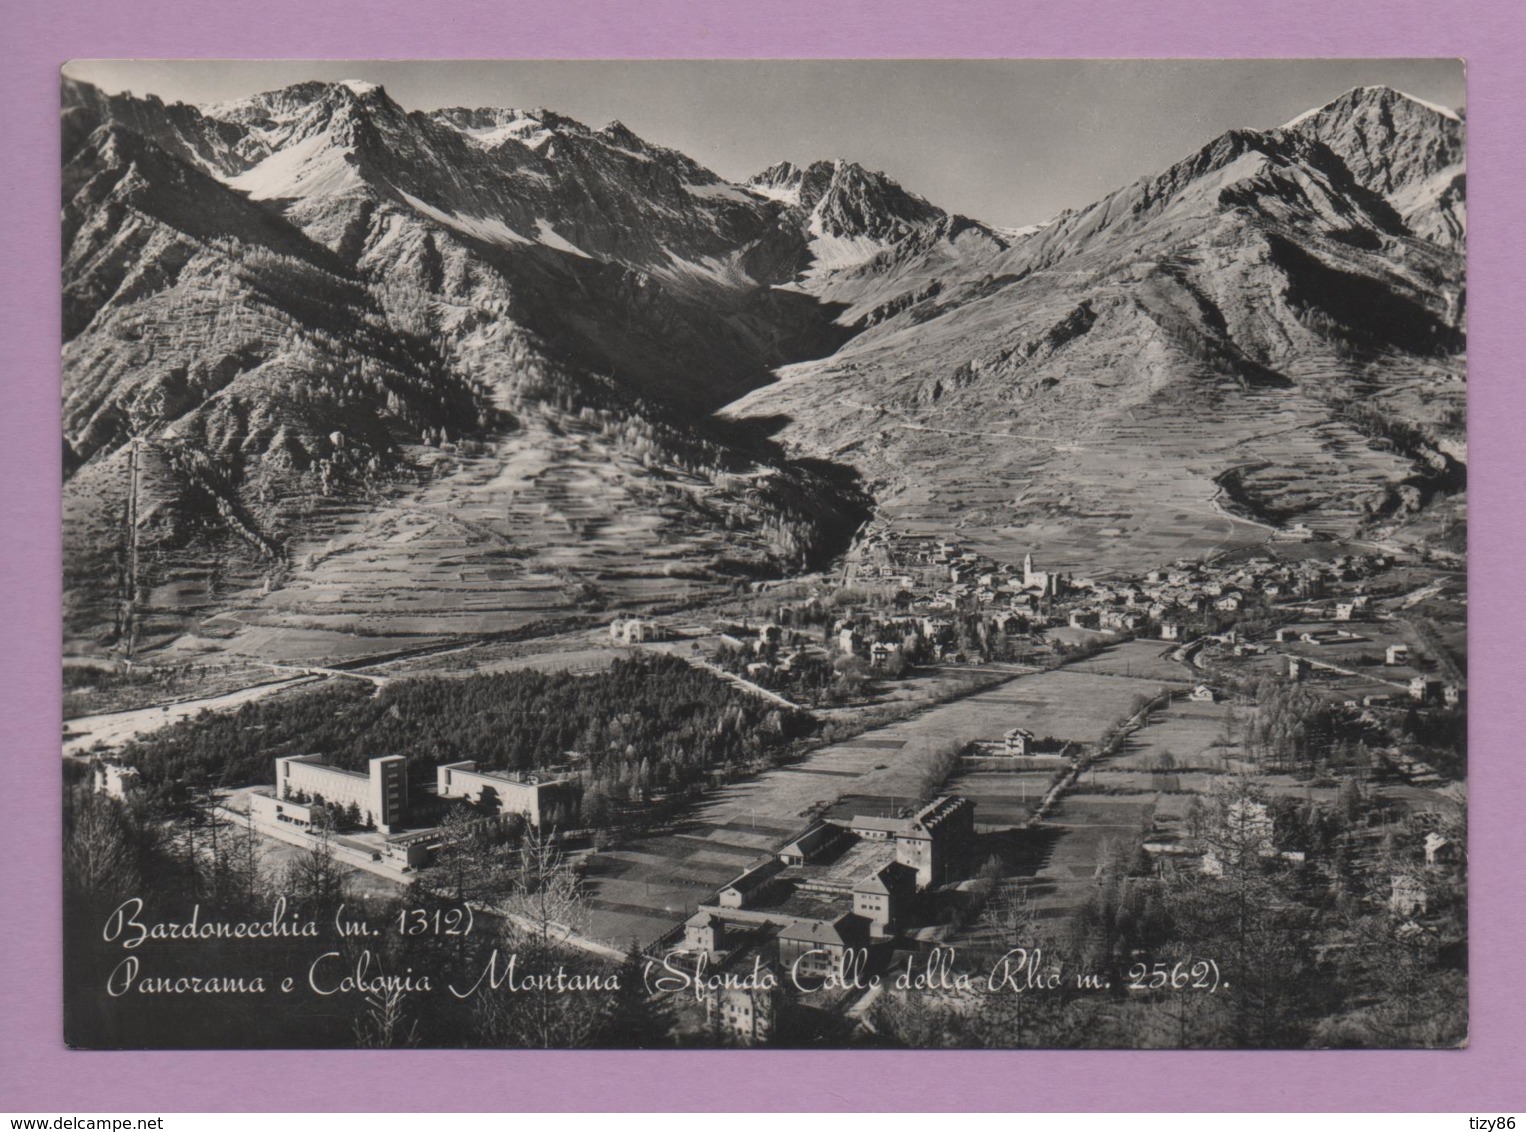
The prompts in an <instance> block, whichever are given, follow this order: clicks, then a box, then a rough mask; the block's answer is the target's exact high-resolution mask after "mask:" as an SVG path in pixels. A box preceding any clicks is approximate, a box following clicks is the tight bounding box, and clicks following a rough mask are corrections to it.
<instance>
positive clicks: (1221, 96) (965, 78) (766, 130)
mask: <svg viewBox="0 0 1526 1132" xmlns="http://www.w3.org/2000/svg"><path fill="white" fill-rule="evenodd" d="M65 73H66V74H68V75H70V76H71V77H74V78H80V79H85V80H87V81H89V82H93V83H96V84H97V85H99V86H100V87H102V88H103V89H105V90H107V91H110V92H112V93H116V92H119V91H123V90H130V91H132V92H133V93H135V94H140V95H141V94H149V93H152V94H157V95H158V96H159V97H160V98H162V99H164V100H165V101H166V102H177V101H178V102H192V103H198V104H200V103H207V102H216V101H220V100H223V99H229V98H238V97H242V96H244V95H247V94H253V93H255V92H258V91H263V90H273V89H275V88H278V87H282V86H287V85H290V84H291V83H295V82H301V81H303V80H307V79H327V80H337V79H345V78H355V79H367V80H370V81H372V82H377V83H381V84H382V85H383V86H385V87H386V88H387V91H388V93H389V94H390V95H391V96H392V97H393V99H395V100H396V101H397V102H398V103H400V104H401V105H402V106H404V107H406V108H408V109H410V110H432V109H436V108H438V107H441V106H502V107H510V106H513V107H521V108H533V107H547V108H549V109H552V110H556V111H558V112H560V113H563V114H567V115H570V116H571V117H573V118H577V119H578V120H580V121H583V122H586V123H588V124H589V125H591V126H595V127H598V126H602V125H604V124H605V123H607V122H609V121H610V120H612V119H616V118H618V119H619V120H620V121H622V122H624V123H625V124H626V125H627V126H629V127H630V128H631V129H632V130H634V131H635V132H636V133H638V134H640V135H641V136H642V137H644V138H646V139H647V140H648V141H651V142H654V143H656V144H658V145H664V146H670V147H672V148H674V149H678V150H682V151H683V152H684V153H687V154H688V155H689V156H691V157H693V158H694V159H696V160H697V161H700V162H702V163H703V164H705V165H707V166H709V167H710V168H712V169H714V170H715V171H716V172H717V173H719V174H720V175H721V176H723V177H726V178H728V179H730V180H741V179H744V178H746V177H748V176H750V175H751V174H753V173H755V172H757V171H758V170H760V169H762V168H764V167H766V166H768V165H771V164H773V163H774V162H776V161H781V160H789V161H794V162H796V163H797V164H804V163H806V162H810V161H815V160H818V159H821V158H835V157H845V158H848V159H850V160H853V161H857V162H858V163H860V164H861V165H864V166H866V167H868V168H871V169H878V170H883V171H885V172H887V173H889V174H890V175H891V176H892V177H894V178H895V179H896V180H897V181H899V182H901V183H902V184H903V185H905V186H906V187H907V188H909V189H911V190H912V191H913V192H917V193H920V194H921V195H922V196H924V197H927V198H928V199H929V200H931V201H932V202H933V203H934V204H937V205H940V206H941V207H943V208H946V209H948V210H949V211H951V212H962V213H964V214H966V215H968V216H973V217H975V218H977V219H980V220H984V221H987V222H988V223H993V224H999V225H1009V226H1018V225H1024V224H1035V223H1041V222H1043V221H1045V220H1048V219H1049V218H1051V217H1052V216H1054V215H1055V213H1057V212H1059V211H1061V210H1062V209H1065V208H1075V207H1079V206H1081V205H1084V204H1087V203H1089V202H1090V201H1092V200H1095V199H1096V198H1097V197H1099V196H1101V195H1103V194H1104V193H1106V192H1108V191H1110V190H1111V189H1114V188H1116V187H1118V186H1119V185H1122V184H1126V183H1127V182H1129V181H1132V180H1134V179H1136V178H1138V177H1141V176H1144V175H1146V174H1148V173H1153V172H1156V171H1158V170H1160V169H1162V168H1163V167H1165V166H1166V165H1169V164H1170V163H1171V162H1173V161H1175V160H1177V159H1178V158H1181V157H1184V156H1186V155H1187V154H1189V153H1191V152H1192V151H1194V150H1196V149H1197V148H1198V147H1200V146H1201V145H1202V144H1203V143H1204V142H1206V141H1208V140H1209V139H1210V138H1212V137H1214V136H1216V135H1218V134H1220V133H1222V132H1223V131H1224V130H1226V129H1229V128H1231V127H1236V126H1238V127H1247V128H1252V129H1265V128H1269V127H1272V126H1276V125H1279V124H1280V123H1282V122H1285V121H1287V120H1288V119H1289V118H1292V117H1293V116H1294V115H1296V114H1299V113H1301V112H1303V111H1304V110H1307V109H1310V108H1311V107H1314V106H1320V105H1323V104H1324V103H1326V102H1328V101H1330V100H1331V99H1332V98H1335V97H1336V96H1337V95H1339V94H1341V93H1342V92H1344V91H1346V90H1349V89H1350V88H1352V87H1354V86H1368V85H1376V84H1385V85H1388V86H1392V87H1395V88H1397V89H1399V90H1402V91H1405V92H1406V93H1408V94H1412V95H1414V96H1415V97H1417V98H1422V99H1425V100H1426V101H1429V102H1434V103H1438V104H1440V105H1443V106H1449V107H1452V108H1454V109H1461V108H1462V106H1463V67H1462V63H1461V62H1460V61H1458V60H1455V59H1408V60H1404V59H1400V60H1373V59H1368V60H1353V59H1320V60H1286V61H1285V60H1170V61H1160V60H1143V61H1134V60H1130V61H1088V60H1013V61H988V60H978V61H961V60H908V61H902V60H862V61H859V60H855V61H835V60H809V61H788V62H783V61H766V60H706V61H689V60H682V61H636V62H630V61H609V62H589V61H568V62H548V61H493V62H403V63H400V62H354V61H351V62H340V63H323V62H254V61H242V60H240V61H225V62H136V61H110V60H93V61H79V62H75V63H70V64H69V65H68V66H67V67H66V68H65Z"/></svg>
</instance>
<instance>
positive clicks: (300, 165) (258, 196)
mask: <svg viewBox="0 0 1526 1132" xmlns="http://www.w3.org/2000/svg"><path fill="white" fill-rule="evenodd" d="M353 155H354V150H353V149H350V148H348V147H345V148H339V147H336V146H335V145H334V144H333V142H332V140H331V139H330V138H329V137H327V136H326V135H324V134H315V135H313V136H312V137H310V138H304V139H303V140H302V141H299V142H296V143H295V144H293V145H289V146H287V147H286V148H285V149H282V150H279V151H278V152H276V153H273V154H271V156H269V157H267V158H266V159H265V160H264V161H261V162H260V163H259V164H258V165H256V166H254V167H253V168H252V169H248V170H246V171H245V172H243V173H240V174H239V175H238V176H236V177H233V178H231V179H229V181H228V185H229V186H230V187H231V188H235V189H238V190H239V191H240V192H244V193H247V194H249V198H250V199H251V200H278V199H279V200H284V199H289V198H295V197H313V196H338V195H339V194H341V193H346V192H350V191H352V190H354V189H358V188H360V187H361V186H362V184H363V182H362V180H361V177H360V174H359V173H358V172H357V171H356V169H355V165H354V163H353V162H352V160H351V158H352V157H353Z"/></svg>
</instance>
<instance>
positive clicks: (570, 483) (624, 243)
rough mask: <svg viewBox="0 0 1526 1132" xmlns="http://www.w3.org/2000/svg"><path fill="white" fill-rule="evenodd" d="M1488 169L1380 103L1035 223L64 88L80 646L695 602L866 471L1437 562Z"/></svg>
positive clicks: (1450, 127)
mask: <svg viewBox="0 0 1526 1132" xmlns="http://www.w3.org/2000/svg"><path fill="white" fill-rule="evenodd" d="M1461 154H1462V124H1461V122H1460V121H1459V120H1458V119H1457V118H1456V116H1454V115H1451V114H1450V113H1449V112H1446V111H1440V110H1437V109H1434V108H1431V107H1428V106H1425V105H1423V104H1420V103H1416V102H1414V101H1413V100H1410V99H1407V98H1405V97H1404V96H1402V95H1398V94H1396V93H1395V92H1392V91H1388V90H1386V89H1370V90H1361V91H1353V92H1351V93H1350V94H1348V95H1345V96H1343V97H1342V98H1341V99H1338V100H1337V101H1336V102H1334V103H1332V104H1331V105H1330V106H1328V107H1325V108H1323V109H1321V110H1318V111H1315V112H1311V114H1309V115H1305V116H1303V117H1302V118H1300V119H1298V120H1295V121H1294V122H1293V123H1289V125H1288V126H1287V127H1285V128H1283V129H1281V130H1273V131H1268V132H1265V133H1253V132H1248V131H1236V132H1232V133H1230V134H1226V135H1225V136H1223V137H1221V138H1219V139H1216V140H1215V141H1213V142H1211V143H1209V144H1208V145H1207V146H1205V147H1204V148H1203V149H1202V150H1201V151H1200V152H1199V153H1197V154H1195V155H1192V156H1190V157H1188V158H1186V159H1185V160H1183V161H1182V162H1179V163H1178V164H1177V165H1175V166H1173V167H1172V168H1171V169H1169V170H1167V171H1165V172H1163V173H1162V174H1160V175H1159V176H1157V177H1153V178H1147V179H1145V180H1142V181H1140V182H1138V183H1136V184H1134V185H1131V186H1127V187H1125V188H1123V189H1120V190H1118V191H1117V192H1115V193H1113V194H1111V195H1109V196H1108V197H1106V198H1104V199H1103V200H1101V201H1099V202H1097V203H1096V204H1093V205H1091V206H1089V207H1088V208H1085V209H1081V210H1079V211H1076V212H1069V213H1066V214H1063V215H1061V216H1059V217H1057V218H1055V220H1054V221H1052V222H1051V223H1050V224H1048V225H1046V226H1044V227H1043V228H1042V229H1039V230H1037V231H1032V232H1009V231H1004V230H999V229H993V228H990V227H987V226H985V225H982V224H980V223H978V222H976V221H973V220H970V219H968V218H965V217H960V216H954V215H951V214H948V213H945V212H944V211H943V210H941V209H939V208H937V207H936V206H935V205H933V204H930V203H929V202H927V201H925V200H922V199H921V198H919V197H917V196H915V195H914V194H911V193H909V192H907V191H906V190H904V189H902V188H901V187H900V186H898V185H896V184H895V183H894V182H893V181H890V180H889V179H888V178H886V177H884V176H883V175H881V174H877V173H872V172H868V171H865V170H863V169H861V168H859V167H857V166H855V165H853V164H851V163H847V162H840V161H839V162H817V163H815V164H812V165H810V166H808V167H806V168H799V167H796V166H793V165H790V164H788V163H784V164H781V165H777V166H774V167H772V168H771V169H768V170H765V171H764V172H763V173H761V174H759V175H758V176H756V177H754V178H753V179H751V180H750V181H748V182H747V183H746V184H730V183H727V182H725V181H723V180H721V179H720V178H719V177H717V176H716V175H715V174H714V173H712V172H711V171H709V170H707V169H705V168H703V167H702V166H700V165H698V164H697V163H696V162H694V161H692V160H691V159H689V158H687V157H685V156H684V155H682V154H679V153H676V152H674V151H672V150H667V149H663V148H660V147H657V146H653V145H651V144H649V143H647V142H645V141H643V140H642V139H641V138H639V137H637V136H636V135H634V134H633V133H631V132H630V131H629V130H627V129H626V128H625V127H623V126H621V125H620V124H618V123H612V124H611V125H609V126H607V127H605V128H603V129H600V130H595V129H591V128H589V127H587V126H584V125H582V124H581V123H578V122H574V121H572V120H570V119H567V118H564V117H562V116H559V115H557V114H555V113H552V112H550V111H546V110H506V109H447V110H438V111H432V112H428V113H422V112H407V111H404V110H403V109H402V108H401V107H399V106H398V105H397V104H395V103H394V102H392V101H391V99H390V98H389V97H388V96H387V94H386V92H385V91H384V90H382V89H381V88H379V87H375V86H372V85H370V84H364V83H337V84H326V83H304V84H299V85H297V86H293V87H289V88H286V89H284V90H280V91H274V92H270V93H266V94H261V95H257V96H254V97H252V98H248V99H242V100H239V101H236V102H231V103H226V104H221V105H216V106H206V107H201V108H195V107H189V106H183V105H172V106H166V105H164V104H163V103H161V102H159V101H158V100H156V99H153V98H148V99H138V98H134V97H131V96H125V95H124V96H106V95H104V94H103V93H101V92H100V91H98V90H95V89H94V88H91V87H89V86H85V85H82V84H74V83H68V84H66V85H65V89H64V106H63V155H64V170H63V235H64V280H63V286H64V327H65V338H66V343H65V351H64V426H65V439H66V450H65V469H66V477H67V478H66V485H65V537H66V545H67V549H68V553H67V555H66V562H67V566H66V592H67V602H68V606H67V622H68V626H69V632H70V635H71V637H72V639H73V640H74V641H75V642H76V644H77V645H78V646H79V647H83V648H90V647H100V646H107V647H122V646H130V647H132V648H134V649H137V650H142V649H146V648H153V647H166V648H168V649H169V650H170V653H171V654H173V653H175V652H176V651H177V650H178V651H179V652H183V653H187V654H195V653H197V652H201V651H205V650H209V649H226V650H230V651H239V650H243V651H246V652H248V653H249V654H250V655H257V656H265V657H269V658H275V659H290V658H292V657H294V656H301V655H311V656H332V655H336V653H335V650H336V649H337V648H338V647H339V646H338V644H337V643H336V642H339V641H341V640H346V639H353V638H355V637H356V636H364V637H368V638H386V639H388V640H391V639H398V640H402V641H405V642H416V641H424V642H427V641H431V640H434V639H438V638H442V637H454V636H458V635H462V634H471V633H482V632H513V631H519V630H521V629H523V628H524V627H525V626H527V625H530V624H532V623H535V622H539V621H542V620H544V619H546V618H548V617H560V616H565V615H567V614H569V613H573V612H577V611H579V610H583V611H587V610H590V609H598V608H611V607H634V606H639V605H642V604H645V603H649V602H652V601H676V600H688V599H691V598H696V597H702V596H704V594H706V593H708V592H713V591H717V590H719V589H721V588H724V587H725V586H727V585H729V584H731V582H732V581H734V580H735V579H737V578H738V577H748V576H756V575H759V574H768V573H776V572H779V571H782V570H790V569H795V568H799V567H802V566H805V565H809V564H813V563H819V562H822V561H824V560H826V559H828V558H830V557H831V556H832V555H833V554H835V553H837V552H839V551H840V550H842V549H843V548H844V547H845V546H846V544H847V542H848V540H849V539H851V537H852V535H853V533H854V531H855V529H856V527H857V525H858V523H859V522H860V521H861V520H862V518H863V517H864V515H865V514H866V511H865V506H866V499H865V497H864V495H863V494H862V492H861V489H860V486H859V482H858V479H857V477H858V476H860V475H862V476H864V477H867V479H868V481H869V485H870V486H871V487H872V488H873V491H874V493H875V495H876V497H877V501H878V503H879V505H880V507H881V509H882V511H883V512H884V514H885V515H886V516H887V517H889V518H892V519H900V520H902V521H906V522H908V523H911V524H917V523H927V524H932V525H938V524H942V526H944V527H947V526H948V525H949V524H951V523H960V522H962V523H964V524H965V525H966V526H968V527H970V528H972V529H975V530H978V531H980V532H982V536H983V537H987V538H989V539H990V540H991V541H992V545H993V546H994V547H996V548H998V549H999V548H1000V547H1001V546H1002V545H1003V543H1004V540H1005V541H1006V542H1011V543H1013V545H1014V546H1015V545H1017V544H1018V543H1023V544H1025V545H1026V546H1028V547H1033V548H1036V549H1040V550H1045V549H1047V550H1049V551H1051V552H1053V553H1056V554H1059V555H1060V557H1063V558H1066V560H1067V561H1071V562H1074V563H1075V564H1076V565H1077V567H1078V568H1082V567H1081V564H1082V562H1083V561H1084V562H1086V563H1088V564H1090V565H1092V566H1095V567H1096V568H1099V569H1100V568H1105V566H1106V565H1107V561H1108V555H1109V554H1113V553H1114V552H1115V551H1120V548H1132V549H1129V550H1128V553H1129V554H1132V555H1133V556H1135V557H1136V558H1137V557H1150V556H1152V555H1155V553H1156V552H1157V551H1158V550H1160V549H1162V548H1167V547H1169V548H1178V547H1181V546H1186V547H1189V548H1191V547H1193V546H1195V545H1198V544H1200V545H1201V546H1202V547H1204V548H1206V547H1208V546H1211V545H1218V544H1219V543H1225V544H1228V543H1233V542H1235V541H1237V540H1238V541H1244V540H1245V539H1247V538H1260V537H1264V536H1265V534H1266V532H1265V530H1264V529H1262V528H1260V527H1256V526H1254V525H1253V524H1252V523H1251V522H1246V521H1245V520H1246V519H1247V518H1254V519H1258V520H1259V521H1264V522H1270V523H1274V524H1275V523H1284V524H1285V523H1289V522H1309V523H1310V524H1311V525H1313V526H1315V527H1322V528H1324V529H1327V530H1329V531H1331V532H1332V533H1340V534H1347V535H1350V534H1355V533H1364V534H1373V533H1375V532H1377V533H1382V534H1384V535H1385V537H1386V536H1388V535H1394V534H1395V531H1399V532H1400V533H1401V534H1402V531H1403V530H1404V529H1410V530H1412V531H1421V530H1422V528H1423V523H1422V522H1421V519H1420V516H1422V515H1423V513H1424V511H1425V508H1426V505H1427V504H1429V503H1430V502H1431V501H1432V500H1433V498H1436V496H1437V493H1436V490H1435V489H1434V485H1433V484H1432V483H1431V482H1430V481H1429V480H1428V479H1427V471H1426V470H1427V469H1428V468H1429V469H1431V470H1432V471H1434V470H1435V469H1436V468H1446V469H1448V474H1449V475H1454V478H1455V468H1453V467H1451V465H1448V463H1447V462H1448V461H1452V462H1453V463H1454V464H1455V463H1456V461H1458V460H1462V459H1465V450H1464V449H1463V448H1462V446H1461V423H1460V422H1461V415H1460V406H1461V384H1460V379H1461V360H1460V351H1461V349H1462V337H1461V320H1462V310H1463V289H1462V261H1461V250H1460V249H1461V239H1462V225H1463V207H1462V200H1463V174H1462V165H1461ZM1356 401H1360V402H1362V403H1363V404H1364V405H1365V406H1366V407H1367V408H1368V409H1369V410H1370V412H1369V414H1368V415H1367V416H1366V417H1364V418H1363V419H1362V420H1360V421H1357V420H1355V419H1354V418H1353V416H1352V414H1351V412H1350V411H1349V409H1344V408H1343V406H1346V405H1347V404H1348V403H1351V402H1356ZM722 407H725V408H724V413H723V415H724V417H726V418H729V419H728V420H716V419H714V418H713V417H712V414H714V413H715V412H716V410H718V409H721V408H722ZM1374 414H1376V415H1374ZM749 418H764V419H765V420H766V423H767V429H768V431H770V432H772V433H773V435H772V437H765V436H764V435H763V433H764V430H763V429H762V428H760V427H754V426H753V425H749V424H739V423H738V422H739V421H741V422H746V421H748V419H749ZM1389 418H1392V419H1393V420H1395V421H1399V422H1403V423H1404V424H1405V425H1406V427H1407V428H1408V431H1405V432H1404V433H1403V435H1404V437H1405V438H1406V445H1407V448H1406V450H1403V451H1399V450H1396V449H1395V446H1394V445H1393V444H1392V443H1391V442H1385V444H1386V447H1382V448H1380V447H1376V446H1375V445H1374V443H1373V441H1372V439H1371V437H1370V436H1369V435H1367V434H1368V433H1370V432H1371V431H1372V430H1373V428H1374V427H1375V426H1374V423H1373V422H1374V421H1378V422H1379V425H1378V426H1376V427H1381V425H1382V422H1383V421H1387V420H1388V419H1389ZM759 423H762V422H759ZM1363 429H1366V432H1364V431H1362V430H1363ZM1389 431H1390V432H1391V431H1392V430H1389ZM1278 438H1281V439H1278ZM1231 471H1233V473H1234V481H1233V488H1234V490H1233V492H1232V495H1233V500H1234V503H1235V505H1236V507H1238V508H1242V509H1249V511H1255V512H1257V514H1256V515H1254V516H1252V515H1249V514H1248V513H1245V512H1244V511H1242V513H1241V514H1240V515H1239V516H1238V517H1236V516H1235V515H1231V514H1227V513H1226V512H1225V511H1224V509H1223V508H1222V506H1221V505H1220V503H1219V502H1218V501H1217V496H1218V495H1219V493H1220V491H1221V490H1222V487H1223V484H1222V482H1221V480H1220V477H1222V476H1223V475H1225V474H1226V473H1228V472H1231ZM1447 505H1448V506H1456V499H1455V497H1452V498H1450V499H1449V500H1448V501H1447ZM1168 512H1169V514H1168ZM1104 513H1105V515H1106V516H1108V517H1106V518H1102V519H1097V518H1096V516H1098V515H1104ZM951 516H952V518H951ZM1089 516H1090V518H1089ZM1120 516H1121V517H1120ZM1103 531H1107V532H1110V533H1102V532H1103ZM1162 532H1164V533H1162ZM1067 539H1068V540H1069V541H1068V542H1067ZM1173 540H1174V541H1173ZM1168 556H1174V555H1168ZM371 651H378V650H377V649H376V648H375V647H374V645H373V647H372V649H371Z"/></svg>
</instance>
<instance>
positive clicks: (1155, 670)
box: [1066, 640, 1193, 684]
mask: <svg viewBox="0 0 1526 1132" xmlns="http://www.w3.org/2000/svg"><path fill="white" fill-rule="evenodd" d="M1177 647H1178V646H1177V644H1176V642H1173V641H1152V640H1134V641H1120V642H1119V643H1118V644H1116V645H1114V646H1112V647H1111V648H1109V649H1107V650H1106V651H1105V652H1101V653H1098V654H1097V655H1096V656H1093V657H1088V658H1087V659H1085V660H1081V661H1076V662H1075V663H1073V664H1069V665H1067V666H1066V667H1067V668H1068V669H1069V670H1070V671H1072V672H1090V673H1093V674H1095V675H1099V676H1133V677H1136V678H1138V679H1141V680H1153V681H1155V682H1156V683H1158V684H1160V683H1166V684H1187V683H1191V682H1192V680H1193V672H1192V669H1191V668H1189V667H1188V666H1187V665H1185V664H1183V663H1182V662H1181V661H1179V660H1172V659H1171V654H1172V653H1173V652H1175V651H1176V649H1177Z"/></svg>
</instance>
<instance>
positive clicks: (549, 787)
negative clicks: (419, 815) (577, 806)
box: [435, 760, 567, 829]
mask: <svg viewBox="0 0 1526 1132" xmlns="http://www.w3.org/2000/svg"><path fill="white" fill-rule="evenodd" d="M435 786H436V791H437V793H438V794H439V796H440V797H441V798H462V799H465V800H466V801H468V802H471V803H472V804H473V805H475V806H477V807H478V808H479V809H481V810H482V811H483V812H485V813H490V814H521V815H523V816H524V819H525V820H526V821H527V822H529V823H530V824H531V825H533V826H534V827H535V828H536V829H539V828H540V827H541V824H542V821H543V819H544V817H545V814H546V811H547V808H548V807H549V805H550V804H551V802H552V801H553V800H554V799H556V798H558V797H559V796H561V795H563V794H565V792H566V787H567V782H566V780H565V779H542V778H539V777H537V776H536V775H533V774H532V775H518V774H513V773H510V772H509V771H502V770H478V769H477V764H476V763H475V762H472V761H470V760H465V761H462V762H458V763H447V764H446V765H444V766H441V767H439V768H438V769H437V770H436V771H435Z"/></svg>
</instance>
